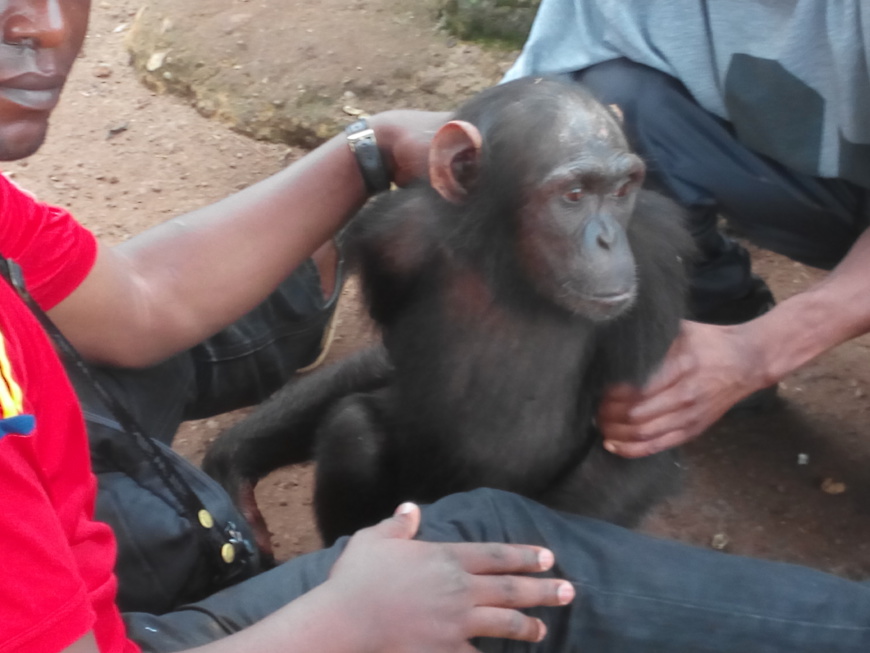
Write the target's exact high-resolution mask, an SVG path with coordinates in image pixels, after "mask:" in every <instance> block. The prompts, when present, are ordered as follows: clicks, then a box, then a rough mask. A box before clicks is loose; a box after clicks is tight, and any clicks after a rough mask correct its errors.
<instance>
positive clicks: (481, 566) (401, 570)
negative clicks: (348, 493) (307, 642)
mask: <svg viewBox="0 0 870 653" xmlns="http://www.w3.org/2000/svg"><path fill="white" fill-rule="evenodd" d="M419 524H420V509H419V508H418V507H417V506H414V505H413V504H403V505H402V506H400V508H399V510H397V511H396V514H395V515H394V516H393V517H391V518H390V519H386V520H384V521H383V522H381V523H380V524H378V525H377V526H374V527H372V528H367V529H365V530H362V531H360V532H358V533H357V534H356V535H354V537H353V538H352V539H351V540H350V542H349V544H348V546H347V549H346V550H345V551H344V553H343V554H342V556H341V557H340V558H339V560H338V562H336V564H335V566H334V567H333V570H332V573H331V575H330V580H329V581H328V582H327V585H329V586H331V588H330V589H331V591H332V592H333V593H334V596H335V600H336V601H338V602H339V604H340V605H338V606H336V607H337V609H338V610H339V612H338V614H341V615H342V623H341V624H336V627H337V628H341V629H348V628H350V629H354V631H355V632H354V635H353V636H354V639H355V641H357V642H359V644H360V649H359V650H362V651H371V652H372V653H374V652H378V653H393V652H404V651H409V652H410V651H413V652H414V653H427V652H433V653H434V652H439V651H443V652H444V653H456V652H461V651H473V650H474V648H473V647H472V646H471V645H470V644H469V643H468V639H469V638H472V637H479V636H485V637H505V638H509V639H516V640H523V641H529V642H537V641H540V640H541V639H542V638H543V637H544V635H545V634H546V627H545V626H544V624H543V623H542V622H541V621H540V620H538V619H534V618H532V617H528V616H525V615H523V614H522V613H521V612H519V610H518V608H524V607H532V606H540V605H550V606H558V605H565V604H567V603H570V602H571V600H572V599H573V597H574V588H573V586H572V585H571V584H570V583H568V582H566V581H564V580H556V579H540V578H529V577H524V576H516V575H514V574H526V573H531V572H539V571H546V570H547V569H549V568H550V567H551V566H552V565H553V555H552V553H551V552H550V551H548V550H546V549H542V548H540V547H535V546H523V545H511V544H495V543H491V544H479V543H460V544H436V543H431V542H420V541H416V540H413V539H412V538H413V537H414V535H415V533H416V532H417V529H418V527H419ZM345 615H350V617H346V616H345Z"/></svg>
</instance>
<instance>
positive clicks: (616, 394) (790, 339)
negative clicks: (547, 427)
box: [598, 231, 870, 458]
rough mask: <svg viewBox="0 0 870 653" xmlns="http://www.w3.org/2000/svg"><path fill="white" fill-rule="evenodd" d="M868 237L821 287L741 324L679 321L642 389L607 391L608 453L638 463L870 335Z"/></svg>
mask: <svg viewBox="0 0 870 653" xmlns="http://www.w3.org/2000/svg"><path fill="white" fill-rule="evenodd" d="M868 280H870V232H868V231H865V232H864V233H863V234H862V235H861V237H860V238H859V239H858V240H857V241H856V242H855V244H854V245H853V246H852V249H851V250H850V251H849V253H848V254H847V255H846V257H845V258H844V259H843V260H842V262H841V263H840V264H839V265H838V266H837V267H836V268H834V270H832V271H831V273H830V274H829V275H828V276H827V277H826V278H825V279H824V280H822V281H821V282H820V283H818V284H816V285H815V286H813V287H812V288H810V289H808V290H806V291H805V292H802V293H799V294H797V295H794V296H792V297H790V298H789V299H787V300H785V301H783V302H781V303H780V304H778V305H777V306H775V307H774V308H773V309H772V310H771V311H769V312H768V313H765V314H764V315H762V316H760V317H758V318H756V319H754V320H752V321H750V322H746V323H744V324H739V325H734V326H713V325H708V324H699V323H695V322H684V323H683V326H682V330H681V332H680V334H679V336H678V337H677V339H676V340H675V342H674V343H673V345H672V346H671V349H670V351H669V352H668V355H667V357H666V359H665V362H664V363H663V365H662V367H661V369H660V370H659V371H658V372H657V373H656V374H655V375H654V376H653V378H652V379H651V380H650V381H649V383H648V384H647V385H646V386H645V387H644V388H642V389H639V388H632V387H629V386H626V385H621V386H618V387H614V388H612V389H611V390H610V391H609V392H608V394H607V395H606V396H605V398H604V400H603V401H602V403H601V406H600V409H599V414H598V421H599V426H600V428H601V431H602V434H603V436H604V446H605V447H607V448H608V450H610V451H612V452H614V453H618V454H619V455H622V456H626V457H628V458H637V457H641V456H646V455H650V454H653V453H656V452H658V451H662V450H664V449H668V448H671V447H674V446H677V445H680V444H683V443H684V442H686V441H688V440H691V439H692V438H694V437H697V436H698V435H700V434H701V433H703V432H704V431H705V430H706V429H707V428H709V427H710V426H711V425H712V424H713V423H714V422H715V421H716V420H717V419H719V418H720V417H721V416H722V415H723V414H724V413H725V412H726V411H727V410H728V409H729V408H731V406H733V405H734V404H735V403H737V402H738V401H740V400H741V399H743V398H744V397H747V396H749V395H750V394H752V393H753V392H755V391H756V390H759V389H761V388H765V387H767V386H770V385H773V384H775V383H777V382H779V381H780V380H781V379H783V378H784V377H786V376H787V375H788V374H790V373H791V372H793V371H795V370H797V369H798V368H800V367H801V366H803V365H805V364H806V363H808V362H809V361H811V360H813V359H814V358H816V357H817V356H819V355H821V354H823V353H824V352H826V351H828V350H830V349H832V348H834V347H836V346H837V345H839V344H841V343H843V342H846V341H848V340H851V339H852V338H855V337H857V336H859V335H861V334H864V333H867V332H868V331H870V281H868Z"/></svg>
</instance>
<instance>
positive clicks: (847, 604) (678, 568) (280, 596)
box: [124, 489, 870, 653]
mask: <svg viewBox="0 0 870 653" xmlns="http://www.w3.org/2000/svg"><path fill="white" fill-rule="evenodd" d="M420 539H424V540H429V541H436V542H456V541H475V542H484V541H496V542H516V543H524V544H539V545H544V546H548V547H550V548H551V549H552V550H553V552H554V553H555V555H556V567H555V569H554V570H553V571H552V572H550V573H548V575H550V576H557V577H560V578H567V579H569V580H571V581H572V582H573V583H574V584H575V586H576V590H577V598H576V599H575V601H574V603H573V604H572V605H571V606H569V607H560V608H538V609H535V610H529V612H530V613H532V614H535V615H536V616H538V617H540V618H541V619H543V620H544V621H545V622H546V624H547V627H548V631H549V635H548V636H547V638H546V639H545V640H544V642H542V643H541V644H528V643H523V642H513V641H507V640H494V639H488V640H484V641H479V642H475V644H476V645H477V646H478V647H479V648H480V649H481V650H483V651H536V652H541V653H543V652H547V651H553V652H554V653H556V652H558V653H567V652H574V651H576V652H577V653H587V652H589V653H592V652H594V653H676V652H680V653H708V652H716V653H723V652H727V653H746V652H747V651H752V653H773V652H776V653H784V652H786V651H787V652H788V653H818V652H819V651H830V652H832V653H833V652H837V653H859V652H860V653H866V651H868V650H870V586H868V585H865V584H862V583H856V582H851V581H847V580H843V579H841V578H837V577H835V576H831V575H828V574H824V573H821V572H818V571H814V570H811V569H807V568H804V567H799V566H796V565H787V564H782V563H774V562H764V561H761V560H753V559H751V558H744V557H740V556H733V555H728V554H723V553H720V552H718V551H712V550H708V549H700V548H694V547H689V546H685V545H682V544H678V543H676V542H669V541H666V540H662V539H657V538H653V537H648V536H644V535H639V534H637V533H633V532H631V531H628V530H625V529H623V528H619V527H617V526H613V525H612V524H606V523H604V522H599V521H595V520H591V519H586V518H583V517H577V516H573V515H566V514H562V513H557V512H555V511H553V510H549V509H547V508H545V507H543V506H541V505H539V504H536V503H534V502H533V501H530V500H528V499H524V498H522V497H519V496H517V495H514V494H509V493H506V492H501V491H497V490H488V489H483V490H475V491H474V492H469V493H465V494H455V495H452V496H449V497H447V498H445V499H442V500H441V501H439V502H437V503H435V504H433V505H432V506H428V507H427V508H425V509H424V511H423V524H422V529H421V533H420ZM345 543H346V539H345V540H341V541H339V542H338V543H337V544H336V545H335V546H333V547H331V548H329V549H326V550H323V551H317V552H315V553H311V554H308V555H305V556H300V557H299V558H295V559H293V560H290V561H289V562H286V563H284V564H283V565H281V566H279V567H277V568H275V569H273V570H271V571H267V572H265V573H262V574H260V575H259V576H255V577H254V578H252V579H250V580H247V581H245V582H243V583H241V584H239V585H235V586H233V587H230V588H228V589H226V590H223V591H222V592H220V593H218V594H216V595H214V596H212V597H210V598H208V599H206V600H204V601H200V602H198V603H196V604H194V605H191V606H189V607H184V608H180V609H178V610H176V611H174V612H171V613H169V614H165V615H162V616H154V615H150V614H143V613H127V614H125V615H124V618H125V620H126V622H127V626H128V629H129V633H130V636H131V637H132V638H133V639H134V640H135V641H136V642H138V643H139V644H140V645H141V646H142V648H143V649H144V650H145V651H157V652H161V653H164V652H167V651H178V650H181V649H184V648H188V647H192V646H197V645H201V644H205V643H207V642H210V641H213V640H215V639H217V638H220V637H224V636H226V635H228V634H230V633H233V632H236V631H238V630H240V629H242V628H244V627H246V626H248V625H250V624H252V623H254V622H255V621H257V620H259V619H262V618H263V617H265V616H266V615H268V614H269V613H271V612H274V611H275V610H277V609H279V608H280V607H281V606H283V605H285V604H287V603H289V602H290V601H292V600H293V599H295V598H297V597H298V596H301V595H302V594H304V593H305V592H306V591H308V590H310V589H312V588H313V587H315V586H317V585H318V584H320V583H322V582H324V581H325V580H326V578H327V576H328V573H329V570H330V568H331V567H332V565H333V563H334V562H335V560H336V559H337V558H338V556H339V555H340V554H341V551H342V550H343V548H344V545H345ZM336 627H337V628H340V627H341V624H336Z"/></svg>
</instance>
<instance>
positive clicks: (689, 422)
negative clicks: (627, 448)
mask: <svg viewBox="0 0 870 653" xmlns="http://www.w3.org/2000/svg"><path fill="white" fill-rule="evenodd" d="M685 408H686V407H685V406H675V407H674V408H673V409H672V410H666V411H663V412H662V414H661V415H657V416H654V417H652V418H650V419H647V420H645V421H643V422H641V423H629V424H609V425H608V426H607V431H606V432H605V431H604V430H603V429H602V435H603V436H604V441H605V442H614V443H621V444H637V443H640V442H651V441H652V440H657V439H658V438H661V437H662V436H664V435H667V434H668V433H671V432H673V431H691V430H692V429H693V427H694V426H695V424H696V423H697V422H698V419H699V410H698V408H697V407H695V408H694V409H693V410H686V409H685Z"/></svg>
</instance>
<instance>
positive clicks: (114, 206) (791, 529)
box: [5, 0, 870, 577]
mask: <svg viewBox="0 0 870 653" xmlns="http://www.w3.org/2000/svg"><path fill="white" fill-rule="evenodd" d="M176 2H177V0H176ZM154 4H159V3H154ZM177 4H178V5H179V7H178V9H177V10H176V11H177V12H179V13H185V12H187V13H189V14H190V16H191V17H192V19H193V20H194V21H195V24H197V25H200V26H202V25H205V26H211V29H212V31H211V32H207V31H203V30H199V31H196V30H190V31H189V32H185V39H184V40H185V42H186V44H187V45H188V46H189V47H190V48H195V47H200V48H201V50H200V51H201V52H211V53H216V54H209V55H207V58H206V60H205V61H207V62H211V63H216V62H215V61H211V59H210V58H209V57H217V59H218V61H217V63H218V64H219V65H220V66H221V67H223V68H226V69H229V70H235V71H238V75H239V76H238V79H237V80H235V81H234V82H233V83H234V84H239V85H242V84H243V83H244V82H245V80H247V82H248V84H249V85H250V88H251V91H250V96H251V97H253V98H256V97H260V96H261V95H262V96H263V97H265V100H266V102H267V104H268V103H271V106H272V107H274V109H276V110H278V109H280V110H282V111H283V110H285V109H286V112H287V113H288V115H292V114H293V113H294V111H293V107H301V106H302V105H303V104H304V102H302V103H300V102H299V98H300V97H301V98H304V99H305V102H314V103H316V104H319V105H320V106H321V108H322V109H323V112H322V113H325V114H326V115H328V116H329V117H330V120H328V121H320V122H319V123H318V122H317V121H311V120H309V119H308V118H306V120H308V123H307V127H306V128H305V129H298V130H295V131H294V129H287V130H285V132H284V135H285V136H287V138H296V141H295V142H298V143H303V144H306V143H308V144H310V143H311V142H313V141H314V140H316V138H318V137H319V136H323V135H326V133H328V132H329V130H330V129H333V130H334V129H335V127H331V126H330V121H331V123H332V124H334V125H340V124H343V123H346V122H348V121H349V120H350V119H351V118H350V116H349V115H348V114H347V113H346V112H345V111H344V108H345V107H352V108H363V109H366V110H368V111H375V110H379V109H381V108H386V107H389V106H416V107H425V108H444V107H449V106H451V105H453V104H455V103H456V102H459V101H461V100H462V99H464V98H465V97H467V96H468V95H470V94H471V93H473V92H474V91H476V90H478V89H480V88H483V87H485V86H488V85H490V84H492V83H494V82H495V81H497V80H498V78H499V76H500V74H501V72H502V71H503V70H504V69H505V68H506V66H507V65H509V63H510V61H511V60H512V59H513V57H514V56H515V54H516V53H515V52H509V51H504V50H495V51H492V50H482V49H481V48H479V47H478V46H474V45H469V44H465V43H462V42H456V41H455V39H453V38H451V37H448V36H447V35H445V34H443V33H441V32H439V31H437V30H436V29H435V28H434V25H435V20H434V19H433V18H432V16H431V15H430V14H428V13H427V12H426V11H420V10H419V7H417V8H416V11H415V9H414V8H409V7H411V5H413V4H414V3H409V2H407V1H405V2H403V1H395V2H388V1H387V0H357V1H356V2H347V3H343V2H342V3H339V2H332V1H331V0H324V1H322V2H317V3H304V2H280V3H279V2H273V3H254V2H246V1H245V0H197V1H196V2H190V3H188V2H181V3H177ZM417 4H421V3H417ZM140 5H141V2H136V1H133V0H118V1H114V2H95V3H94V10H93V18H92V27H91V32H90V36H89V38H88V41H87V44H86V48H85V52H84V54H83V56H82V58H81V60H80V61H79V62H78V64H77V69H76V71H75V73H74V76H73V78H72V79H71V80H70V82H69V85H68V87H67V91H66V95H65V98H64V100H63V102H62V104H61V107H60V108H59V109H58V111H57V114H56V117H55V119H54V121H53V125H52V129H51V131H50V134H49V139H48V142H47V143H46V145H45V147H44V148H43V149H42V150H41V151H40V153H39V154H38V155H36V156H34V157H31V158H30V159H28V160H25V161H21V162H16V163H9V164H6V166H5V170H6V171H7V173H8V174H10V175H11V176H13V177H14V179H15V180H16V181H18V182H19V183H20V184H22V185H24V186H25V187H27V188H29V189H30V190H32V191H34V192H36V193H37V194H38V195H39V196H40V197H42V198H43V199H45V200H47V201H50V202H54V203H58V204H62V205H65V206H68V207H70V208H71V209H72V211H73V213H74V214H75V215H76V216H77V217H78V218H79V219H80V220H81V221H82V222H84V223H85V224H86V225H87V226H89V227H90V228H91V229H93V230H94V231H95V232H96V233H97V234H98V236H99V237H100V238H101V239H102V240H103V241H105V242H108V243H114V242H118V241H121V240H124V239H126V238H128V237H130V236H131V235H132V234H135V233H138V232H139V231H142V230H143V229H145V228H147V227H148V226H150V225H152V224H155V223H158V222H160V221H162V220H164V219H167V218H169V217H172V216H174V215H177V214H180V213H183V212H184V211H187V210H190V209H193V208H196V207H198V206H201V205H203V204H205V203H208V202H212V201H214V200H217V199H219V198H221V197H223V196H225V195H227V194H229V193H231V192H233V191H234V190H237V189H240V188H243V187H245V186H247V185H249V184H251V183H252V182H254V181H256V180H258V179H261V178H263V177H264V176H266V175H268V174H269V173H271V172H273V171H275V170H277V169H279V168H280V167H282V166H284V165H286V164H287V163H288V162H290V161H292V160H294V159H295V158H298V157H299V156H301V155H302V154H303V148H302V147H300V146H297V145H294V146H292V147H288V146H287V145H286V144H285V145H277V144H270V143H265V142H260V141H255V140H252V139H250V138H248V137H245V136H242V135H239V134H238V133H236V132H234V131H231V130H230V129H229V128H228V127H226V126H225V125H224V124H222V123H221V122H219V121H218V120H215V118H222V119H225V120H227V119H232V116H231V115H230V114H231V113H232V112H230V111H227V110H225V109H226V107H227V106H229V105H228V104H227V103H226V102H225V100H227V99H228V98H229V96H226V97H224V98H221V97H220V96H218V99H215V98H214V97H212V98H211V99H209V98H203V97H196V95H195V93H193V92H191V91H189V90H188V95H189V96H190V97H188V98H187V99H186V100H185V99H178V98H176V97H174V96H169V95H163V94H158V93H155V92H154V91H151V90H149V89H148V88H146V87H145V86H143V85H142V84H141V83H140V82H139V81H138V79H137V75H136V73H135V72H134V70H133V68H132V67H131V66H130V55H129V54H128V51H127V49H126V47H125V38H126V36H127V34H128V32H129V31H130V29H131V25H132V24H133V22H134V19H135V16H136V13H137V11H138V10H139V9H140ZM270 5H274V6H270ZM385 26H388V27H385ZM169 27H172V25H171V23H170V24H169V25H167V24H165V23H164V24H163V28H169ZM210 36H211V37H210ZM188 37H189V38H188ZM152 54H153V53H152ZM227 57H229V59H228V58H227ZM171 58H172V56H171V55H170V56H169V59H170V62H165V63H166V65H167V66H168V65H169V63H171ZM234 62H235V63H234ZM146 63H147V62H146ZM140 64H142V59H141V53H140ZM142 65H144V64H142ZM152 66H153V62H152ZM234 66H238V68H234ZM258 66H260V67H262V66H267V67H268V68H269V71H270V72H269V74H268V75H263V76H261V75H260V72H261V69H260V68H258ZM164 72H165V71H164ZM270 76H271V78H270ZM171 77H172V75H171V73H170V75H169V79H166V78H165V77H164V78H163V81H164V82H171V81H172V79H171ZM327 78H328V79H332V80H338V82H337V83H338V84H341V85H342V86H341V87H340V88H343V90H342V91H341V93H338V94H337V95H335V94H334V93H333V95H334V97H332V96H331V95H330V91H329V89H325V87H324V88H320V87H317V80H318V79H327ZM154 79H155V78H154V77H152V84H153V83H154ZM157 79H159V77H157ZM165 85H166V84H163V86H165ZM170 85H171V84H170ZM236 88H243V86H237V87H236ZM191 104H196V105H198V108H199V110H200V113H198V112H197V111H196V110H194V109H193V108H191ZM288 107H289V108H288ZM324 107H325V108H324ZM201 114H206V115H210V116H212V119H208V118H205V117H203V115H201ZM299 114H300V115H302V109H300V110H299ZM253 122H254V123H256V120H254V121H253ZM309 127H310V129H308V128H309ZM753 255H754V257H755V261H756V267H757V269H758V271H759V272H760V273H762V274H763V275H764V276H765V277H766V278H767V279H768V281H769V282H770V284H771V286H772V287H773V289H774V291H775V293H776V295H777V297H779V298H780V299H782V298H784V297H786V296H788V295H790V294H792V293H794V292H796V291H799V290H800V289H802V288H804V287H806V286H807V285H808V284H809V283H812V281H813V280H814V279H816V278H818V273H817V272H815V271H812V270H809V269H807V268H804V267H802V266H800V265H797V264H794V263H792V262H790V261H786V260H783V259H781V258H778V257H776V256H773V255H771V254H769V253H766V252H758V251H754V253H753ZM230 263H231V262H230ZM347 292H348V293H349V294H351V297H350V299H351V300H352V301H350V302H349V303H348V304H349V307H348V308H347V309H346V310H344V311H343V312H342V314H341V315H340V316H339V319H340V330H339V340H338V342H337V348H336V354H337V355H340V354H341V353H342V352H346V351H348V350H350V349H352V348H354V347H356V346H358V345H359V344H360V343H361V342H364V341H365V340H366V339H367V338H369V337H370V336H371V333H370V331H369V330H368V327H367V325H366V323H365V320H364V319H362V318H361V317H360V315H359V313H358V306H357V305H356V304H355V303H354V301H353V300H354V299H355V297H354V296H353V288H352V287H351V288H349V289H348V290H347ZM807 328H813V325H807ZM868 347H870V341H868V340H867V339H866V338H864V339H860V340H857V341H854V342H852V343H849V344H847V345H845V346H843V347H841V348H839V349H838V350H836V351H834V352H832V353H830V354H829V355H827V356H825V357H824V358H822V359H821V360H819V361H817V362H816V363H814V364H813V365H811V366H808V367H806V368H805V369H803V370H801V371H800V372H799V373H797V374H795V375H793V376H792V377H790V378H788V379H787V380H786V382H785V383H783V384H782V387H781V393H780V395H781V397H782V401H781V402H780V403H779V405H778V406H777V407H776V408H774V409H773V410H771V411H769V412H767V413H764V414H744V415H740V416H731V417H728V418H726V419H725V420H723V422H722V423H721V424H719V425H717V427H716V428H714V429H713V430H712V432H711V433H709V434H707V436H706V437H704V438H703V439H701V440H700V441H698V442H696V443H694V444H692V445H690V446H688V447H687V448H686V449H687V456H686V466H687V468H688V483H687V484H686V487H685V490H684V491H683V493H682V494H681V495H680V496H679V497H677V498H675V499H674V500H672V501H671V502H669V503H668V504H667V505H665V506H663V507H662V508H661V509H660V510H658V511H657V512H656V514H655V515H653V516H652V517H651V518H650V519H649V520H648V522H647V523H646V525H645V529H644V530H646V531H648V532H652V533H656V534H660V535H664V536H667V537H673V538H677V539H680V540H683V541H687V542H692V543H694V544H698V545H700V546H706V547H715V548H721V549H723V550H724V551H725V552H732V553H742V554H750V555H757V556H761V557H767V558H772V559H777V560H786V561H791V562H799V563H804V564H808V565H811V566H815V567H818V568H820V569H824V570H828V571H832V572H834V573H838V574H841V575H844V576H848V577H863V576H867V575H870V561H868V556H867V553H868V550H867V548H868V543H870V520H867V519H866V514H865V510H866V506H867V499H868V496H870V477H868V474H866V469H867V468H868V463H870V461H868V458H870V434H868V433H867V428H866V426H865V423H866V419H867V415H868V413H867V411H868V406H870V399H868V392H870V365H868V363H870V352H868ZM236 418H237V416H236V415H228V416H221V417H218V418H214V419H209V420H204V421H201V422H194V423H189V424H186V425H185V426H184V427H183V429H182V431H181V432H180V433H179V436H178V438H177V441H176V444H177V447H178V448H179V450H181V451H182V452H183V453H184V454H185V455H188V456H190V457H192V458H193V459H198V458H199V456H201V454H202V452H203V450H204V448H205V446H206V444H207V442H208V441H209V439H210V438H212V437H214V435H215V434H216V433H217V432H219V431H220V429H221V428H224V427H225V426H227V425H228V424H229V423H231V420H233V419H236ZM800 454H805V455H806V456H807V460H808V462H807V464H804V465H800V464H798V459H799V455H800ZM826 480H827V484H826ZM831 481H833V482H834V485H833V489H834V490H842V492H839V493H831V492H830V490H831V489H832V485H831ZM836 484H842V485H839V486H838V485H836ZM823 488H827V490H828V491H826V490H825V489H823ZM258 492H259V496H260V501H261V505H262V507H263V508H264V512H265V514H266V517H267V519H268V521H269V524H270V526H271V528H272V530H273V531H274V540H275V546H276V553H277V554H278V555H279V556H280V557H285V558H286V557H289V556H291V555H295V554H297V553H300V552H304V551H308V550H311V549H313V548H316V547H317V546H318V544H319V543H318V539H317V536H316V534H315V532H314V531H313V529H312V525H311V519H310V514H309V510H310V469H307V468H304V467H303V468H295V469H291V470H285V471H282V472H279V473H276V474H275V475H274V476H273V477H270V478H269V479H267V480H266V481H264V482H263V483H262V484H261V487H260V488H259V489H258Z"/></svg>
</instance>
